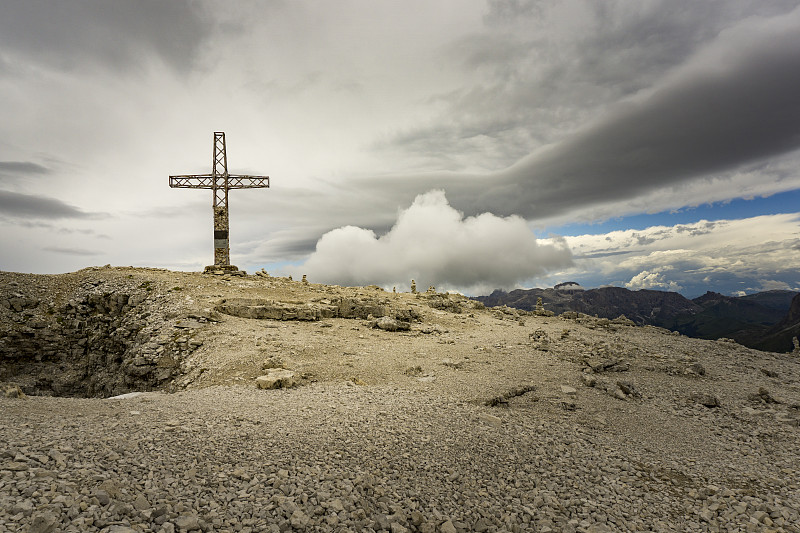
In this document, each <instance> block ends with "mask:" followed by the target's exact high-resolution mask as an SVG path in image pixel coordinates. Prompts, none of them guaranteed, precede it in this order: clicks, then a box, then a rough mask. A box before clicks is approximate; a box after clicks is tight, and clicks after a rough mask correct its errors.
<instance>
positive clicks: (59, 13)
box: [0, 0, 211, 70]
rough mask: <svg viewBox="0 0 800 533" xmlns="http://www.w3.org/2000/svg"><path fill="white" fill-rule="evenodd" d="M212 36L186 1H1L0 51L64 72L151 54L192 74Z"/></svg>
mask: <svg viewBox="0 0 800 533" xmlns="http://www.w3.org/2000/svg"><path fill="white" fill-rule="evenodd" d="M210 31H211V24H210V23H209V22H208V21H207V20H206V19H205V18H204V16H203V13H202V12H199V11H198V4H196V3H193V2H189V1H187V0H170V1H169V2H163V1H160V0H137V1H135V2H130V1H125V0H77V1H75V0H67V1H59V2H51V1H48V0H4V1H3V2H0V48H2V49H5V50H6V51H13V52H14V53H16V54H19V55H20V56H22V57H23V58H25V59H33V60H34V61H36V62H42V63H45V64H48V65H51V66H53V67H56V68H59V69H63V70H72V69H74V68H76V67H77V66H78V65H82V64H85V63H87V62H88V63H100V64H103V65H105V66H107V67H112V68H115V69H127V68H129V67H131V66H133V65H137V64H138V63H139V62H140V61H141V60H142V59H143V57H144V56H146V55H150V54H157V55H158V56H160V57H161V58H162V59H163V60H164V61H165V62H166V63H167V64H169V65H170V66H172V67H173V68H175V69H177V70H188V69H189V68H191V66H192V63H193V61H194V59H195V57H196V54H197V51H198V48H199V47H200V45H201V44H202V42H203V41H204V40H205V38H206V37H207V36H208V34H209V32H210ZM6 59H7V58H6Z"/></svg>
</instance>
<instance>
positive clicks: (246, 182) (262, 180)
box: [228, 175, 269, 189]
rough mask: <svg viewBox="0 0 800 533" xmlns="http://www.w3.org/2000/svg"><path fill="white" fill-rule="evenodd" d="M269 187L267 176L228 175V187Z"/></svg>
mask: <svg viewBox="0 0 800 533" xmlns="http://www.w3.org/2000/svg"><path fill="white" fill-rule="evenodd" d="M267 187H269V176H237V175H234V176H231V175H228V188H229V189H264V188H267Z"/></svg>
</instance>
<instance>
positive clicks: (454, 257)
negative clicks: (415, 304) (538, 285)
mask: <svg viewBox="0 0 800 533" xmlns="http://www.w3.org/2000/svg"><path fill="white" fill-rule="evenodd" d="M571 258H572V255H571V253H570V251H569V249H568V248H567V246H566V244H565V243H564V242H563V241H559V240H557V239H556V240H553V239H549V240H548V241H546V242H544V241H540V240H538V239H537V238H536V237H535V235H534V234H533V233H532V232H531V230H530V229H529V228H528V225H527V223H526V222H525V220H524V219H522V218H521V217H518V216H509V217H498V216H495V215H493V214H491V213H482V214H480V215H477V216H472V217H466V218H465V217H464V215H463V213H461V212H459V211H456V210H455V209H453V208H452V207H451V206H450V204H449V203H448V201H447V198H446V197H445V194H444V191H441V190H434V191H429V192H427V193H425V194H421V195H419V196H417V197H416V199H415V200H414V202H413V203H412V205H411V206H410V207H408V208H407V209H404V210H402V211H401V212H400V213H399V215H398V217H397V221H396V223H395V224H394V226H393V227H392V228H391V229H390V230H389V231H388V232H387V233H386V234H385V235H381V236H378V235H376V234H375V232H373V231H371V230H368V229H364V228H359V227H355V226H344V227H340V228H337V229H335V230H332V231H329V232H328V233H326V234H324V235H323V236H322V237H321V238H320V239H319V241H318V242H317V246H316V250H315V251H314V252H313V253H312V254H311V256H310V257H309V258H308V260H307V261H306V262H305V263H304V264H302V265H300V266H297V267H292V268H291V269H290V272H291V273H292V274H294V275H301V274H307V275H308V277H309V279H310V280H311V281H312V282H320V283H336V284H340V285H368V284H376V285H381V286H383V287H391V286H396V287H397V288H398V289H404V290H405V289H407V288H408V286H409V285H410V283H411V279H414V280H415V281H416V283H417V286H418V287H420V288H421V289H425V288H427V287H428V286H429V285H434V286H435V287H436V288H437V289H440V290H459V291H463V292H467V293H476V292H480V291H485V290H491V289H494V288H497V287H504V288H508V287H512V286H515V285H517V284H519V283H521V282H523V281H525V280H530V279H533V278H536V277H537V276H541V275H543V274H545V273H546V272H547V271H548V270H551V269H556V268H564V267H566V266H569V265H571V263H572V259H571Z"/></svg>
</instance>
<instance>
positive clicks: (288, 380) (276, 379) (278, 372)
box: [256, 368, 295, 389]
mask: <svg viewBox="0 0 800 533" xmlns="http://www.w3.org/2000/svg"><path fill="white" fill-rule="evenodd" d="M294 384H295V373H294V372H292V371H291V370H286V369H285V368H271V369H269V370H268V371H267V373H266V375H264V376H258V377H257V378H256V387H258V388H259V389H285V388H289V387H293V386H294Z"/></svg>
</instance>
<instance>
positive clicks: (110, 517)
mask: <svg viewBox="0 0 800 533" xmlns="http://www.w3.org/2000/svg"><path fill="white" fill-rule="evenodd" d="M0 319H1V320H2V322H0V324H1V325H2V329H0V356H2V359H0V363H2V365H3V368H2V369H0V371H1V373H0V380H4V385H3V387H2V388H3V390H4V391H5V393H6V395H7V396H8V397H0V533H1V532H6V531H8V532H12V531H14V532H16V531H31V532H54V531H109V532H113V531H116V532H127V531H166V532H171V531H200V530H203V531H289V530H306V531H391V532H394V533H397V532H403V531H431V532H439V531H441V532H454V531H458V532H460V531H582V532H601V531H789V532H798V531H800V489H799V488H798V486H799V485H800V473H799V472H798V470H799V469H798V468H797V461H798V452H800V446H799V444H800V438H798V437H799V436H800V425H799V424H800V422H799V421H800V359H799V358H798V357H797V356H793V355H790V354H775V353H766V352H759V351H754V350H750V349H747V348H744V347H742V346H739V345H737V344H735V343H732V342H728V341H725V340H720V341H703V340H696V339H689V338H686V337H681V336H677V335H674V334H671V333H669V332H667V331H665V330H661V329H657V328H652V327H644V328H640V327H634V326H631V325H630V324H629V322H628V321H626V320H624V319H623V320H615V321H609V320H603V319H596V318H593V317H588V316H581V315H576V314H566V315H565V316H561V317H552V316H543V315H541V314H535V313H525V312H523V313H520V312H517V311H514V310H512V309H507V308H506V309H482V308H481V306H480V305H476V304H475V303H473V302H470V301H468V300H466V299H464V298H463V297H458V296H447V295H439V294H435V293H433V292H427V293H423V294H419V295H412V294H407V293H406V294H393V293H391V292H385V291H383V290H381V289H379V288H376V287H366V288H341V287H330V286H324V285H317V284H313V283H303V282H301V281H290V280H288V279H284V278H275V277H270V276H267V275H263V274H262V275H257V276H244V277H237V276H233V277H229V276H213V275H203V274H195V273H177V272H167V271H161V270H147V269H130V268H93V269H85V270H83V271H80V272H77V273H73V274H66V275H63V276H31V275H22V274H12V273H0ZM33 326H36V327H33ZM406 328H407V329H406ZM120 329H122V330H124V331H119V330H120ZM109 336H111V338H112V339H115V340H114V342H111V341H110V340H109ZM64 338H66V339H67V341H66V342H64V341H63V339H64ZM81 339H86V340H84V341H83V342H82V343H81V342H80V341H81ZM109 367H113V368H114V369H115V370H114V372H110V371H108V368H109ZM277 370H287V371H289V373H290V375H291V378H290V380H289V381H290V382H294V383H295V384H294V386H292V387H291V388H281V389H259V388H257V386H256V383H257V382H258V383H262V385H263V383H264V380H263V379H262V380H261V381H257V378H259V377H262V376H265V375H270V374H271V373H272V374H274V373H275V372H276V371H277ZM98 376H99V377H98ZM284 384H285V383H284ZM134 390H150V391H151V392H146V393H143V394H127V395H124V396H122V397H116V398H113V397H112V398H80V397H77V396H80V395H84V396H98V395H102V396H110V395H112V394H122V393H129V392H131V391H134ZM166 391H169V392H166ZM26 393H27V394H26ZM59 393H61V394H69V395H71V396H73V397H53V396H37V395H35V394H50V395H52V394H59Z"/></svg>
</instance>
